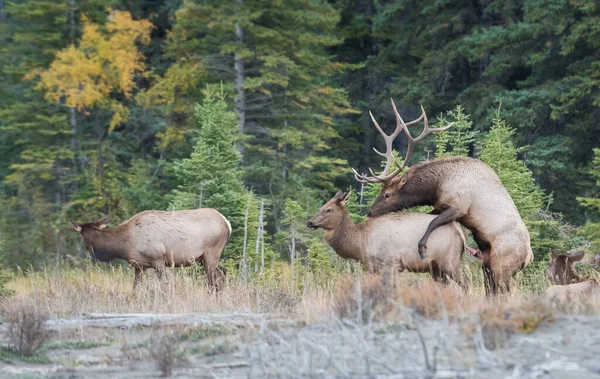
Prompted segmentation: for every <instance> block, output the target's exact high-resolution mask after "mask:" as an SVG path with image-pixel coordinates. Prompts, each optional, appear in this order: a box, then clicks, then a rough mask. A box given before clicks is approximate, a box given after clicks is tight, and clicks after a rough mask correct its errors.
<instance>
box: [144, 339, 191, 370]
mask: <svg viewBox="0 0 600 379" xmlns="http://www.w3.org/2000/svg"><path fill="white" fill-rule="evenodd" d="M180 344H181V340H180V338H179V336H177V335H175V334H163V335H158V336H155V337H153V338H152V340H151V343H150V347H149V348H148V352H149V353H150V356H151V357H152V359H154V361H155V362H156V366H157V368H158V369H159V370H160V372H161V373H162V376H163V377H168V376H171V374H172V373H173V367H174V366H175V365H176V364H178V363H181V362H182V361H185V355H184V354H185V353H184V351H183V350H182V349H181V348H180Z"/></svg>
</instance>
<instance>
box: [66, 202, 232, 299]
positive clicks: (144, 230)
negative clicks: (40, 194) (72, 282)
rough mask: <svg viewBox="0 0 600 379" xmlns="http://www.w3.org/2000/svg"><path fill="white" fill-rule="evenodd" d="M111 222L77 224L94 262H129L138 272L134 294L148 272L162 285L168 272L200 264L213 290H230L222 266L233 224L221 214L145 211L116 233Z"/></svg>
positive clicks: (121, 226) (125, 222)
mask: <svg viewBox="0 0 600 379" xmlns="http://www.w3.org/2000/svg"><path fill="white" fill-rule="evenodd" d="M108 222H109V217H108V216H105V217H104V218H102V219H100V220H98V221H96V222H92V223H88V224H77V223H75V222H73V221H71V223H72V224H73V228H74V229H75V230H76V231H77V232H79V233H80V234H81V239H82V243H83V245H84V246H85V248H86V249H87V250H88V252H89V253H90V255H91V256H92V257H93V258H94V259H96V260H99V261H102V262H108V261H111V260H113V259H123V260H125V261H127V262H128V263H129V264H130V265H132V266H133V267H134V269H135V279H134V282H133V289H134V290H135V288H136V287H137V285H138V284H139V283H140V281H141V280H142V273H143V271H144V270H146V269H148V268H153V269H154V270H155V271H156V276H157V277H158V278H159V279H162V277H163V276H164V272H165V267H168V266H170V267H181V266H190V265H193V264H195V263H196V262H201V263H202V264H203V266H204V269H205V271H206V274H207V279H208V284H209V287H210V288H214V289H216V290H219V289H221V287H222V286H223V285H224V283H223V282H224V279H225V278H224V274H223V272H222V271H221V270H220V269H219V267H218V266H217V263H218V261H219V258H220V257H221V253H222V252H223V250H224V249H225V246H226V245H227V241H228V239H229V237H230V235H231V224H230V223H229V221H228V220H227V219H226V218H225V216H223V215H222V214H221V213H219V212H218V211H217V210H215V209H212V208H204V209H195V210H184V211H144V212H141V213H138V214H136V215H135V216H133V217H132V218H130V219H129V220H127V221H124V222H123V223H121V224H120V225H119V226H117V227H115V228H112V229H110V228H108Z"/></svg>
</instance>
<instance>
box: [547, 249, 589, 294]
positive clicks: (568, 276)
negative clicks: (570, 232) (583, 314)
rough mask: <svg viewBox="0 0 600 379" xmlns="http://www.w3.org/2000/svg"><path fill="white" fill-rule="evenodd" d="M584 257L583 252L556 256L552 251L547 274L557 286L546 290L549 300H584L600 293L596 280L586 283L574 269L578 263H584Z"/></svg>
mask: <svg viewBox="0 0 600 379" xmlns="http://www.w3.org/2000/svg"><path fill="white" fill-rule="evenodd" d="M584 255H585V253H584V252H583V251H582V250H577V251H574V252H572V253H570V254H554V253H553V252H552V250H550V259H549V262H548V269H547V270H546V274H547V275H548V278H550V280H552V281H553V282H554V283H555V284H556V285H554V286H550V287H548V289H546V297H547V298H548V299H549V300H553V301H567V300H583V299H585V298H589V297H590V296H593V295H596V294H598V293H599V290H600V286H599V285H598V282H597V281H596V280H594V279H590V280H585V281H584V280H583V279H582V278H581V277H580V276H579V275H578V274H577V272H576V271H575V268H574V267H573V265H574V264H575V263H576V262H581V261H582V259H583V258H584Z"/></svg>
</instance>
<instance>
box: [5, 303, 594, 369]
mask: <svg viewBox="0 0 600 379" xmlns="http://www.w3.org/2000/svg"><path fill="white" fill-rule="evenodd" d="M46 324H47V327H48V329H50V330H52V334H53V337H52V341H51V343H52V347H50V346H49V347H48V348H46V349H45V350H44V352H43V354H44V355H45V356H46V357H47V358H49V362H51V363H47V364H34V363H26V362H23V361H21V360H19V359H17V358H14V359H10V360H7V361H4V362H2V361H0V377H2V378H11V377H12V378H36V377H50V378H107V377H111V378H148V377H160V376H161V372H160V371H159V370H158V368H157V363H156V358H155V357H153V356H152V353H151V352H152V351H153V348H152V347H151V346H152V345H151V342H149V341H153V340H156V338H157V336H161V335H165V334H168V333H170V332H172V331H176V332H178V333H179V334H180V335H181V333H184V334H185V332H186V331H187V332H188V335H193V336H194V337H193V338H191V337H190V338H188V339H185V338H180V339H178V340H177V342H174V343H173V346H174V349H175V352H176V354H175V355H180V356H181V357H182V359H181V360H178V361H176V362H175V363H174V365H173V376H174V377H178V378H197V377H207V378H215V377H216V378H263V377H273V378H303V377H306V378H308V377H315V378H316V377H318V378H323V377H326V378H481V377H486V378H600V360H598V351H599V349H600V317H597V316H594V317H591V316H564V317H558V318H557V319H556V320H555V322H552V323H548V324H544V325H542V326H540V327H539V328H538V329H537V330H536V331H535V332H533V333H531V334H517V335H512V336H511V337H510V338H509V339H508V341H507V342H506V343H504V344H503V346H502V347H500V348H496V349H493V350H490V349H488V348H486V347H485V344H484V343H483V336H482V334H480V333H477V332H475V333H473V332H469V330H471V331H473V330H477V328H476V327H473V325H472V324H469V321H467V320H462V321H452V322H449V321H447V320H436V321H431V320H416V319H414V318H411V319H409V321H407V322H403V323H401V324H392V323H371V324H369V325H357V324H356V323H352V322H347V321H343V322H342V321H336V322H327V323H321V324H313V325H303V324H302V323H300V322H296V321H294V320H290V319H285V318H281V317H277V316H274V315H268V314H241V313H235V314H157V315H152V314H91V315H86V316H83V317H80V318H73V319H64V320H49V321H47V323H46ZM4 329H6V325H0V330H1V331H3V330H4ZM190 331H196V332H197V331H204V332H201V333H200V334H198V333H196V334H190ZM223 331H225V332H223ZM65 341H86V342H90V341H96V342H97V343H96V344H91V343H90V344H88V346H84V345H86V344H85V343H81V344H80V346H75V345H74V344H73V343H68V342H65ZM4 342H6V341H4ZM153 346H158V345H156V344H155V345H153ZM83 347H87V348H83ZM155 350H156V349H155V348H154V351H155ZM177 352H179V353H181V354H177Z"/></svg>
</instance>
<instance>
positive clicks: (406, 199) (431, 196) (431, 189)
mask: <svg viewBox="0 0 600 379" xmlns="http://www.w3.org/2000/svg"><path fill="white" fill-rule="evenodd" d="M436 163H437V162H435V161H432V162H427V163H423V164H421V165H418V166H414V167H413V168H412V170H413V173H412V175H411V177H410V179H409V180H408V182H407V183H406V184H405V185H404V187H402V189H401V190H400V191H401V194H402V196H401V206H400V209H406V208H410V207H416V206H421V205H433V204H435V202H436V199H437V193H438V189H439V187H440V184H441V182H442V180H443V174H444V171H443V170H442V167H440V166H439V165H437V164H436Z"/></svg>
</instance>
